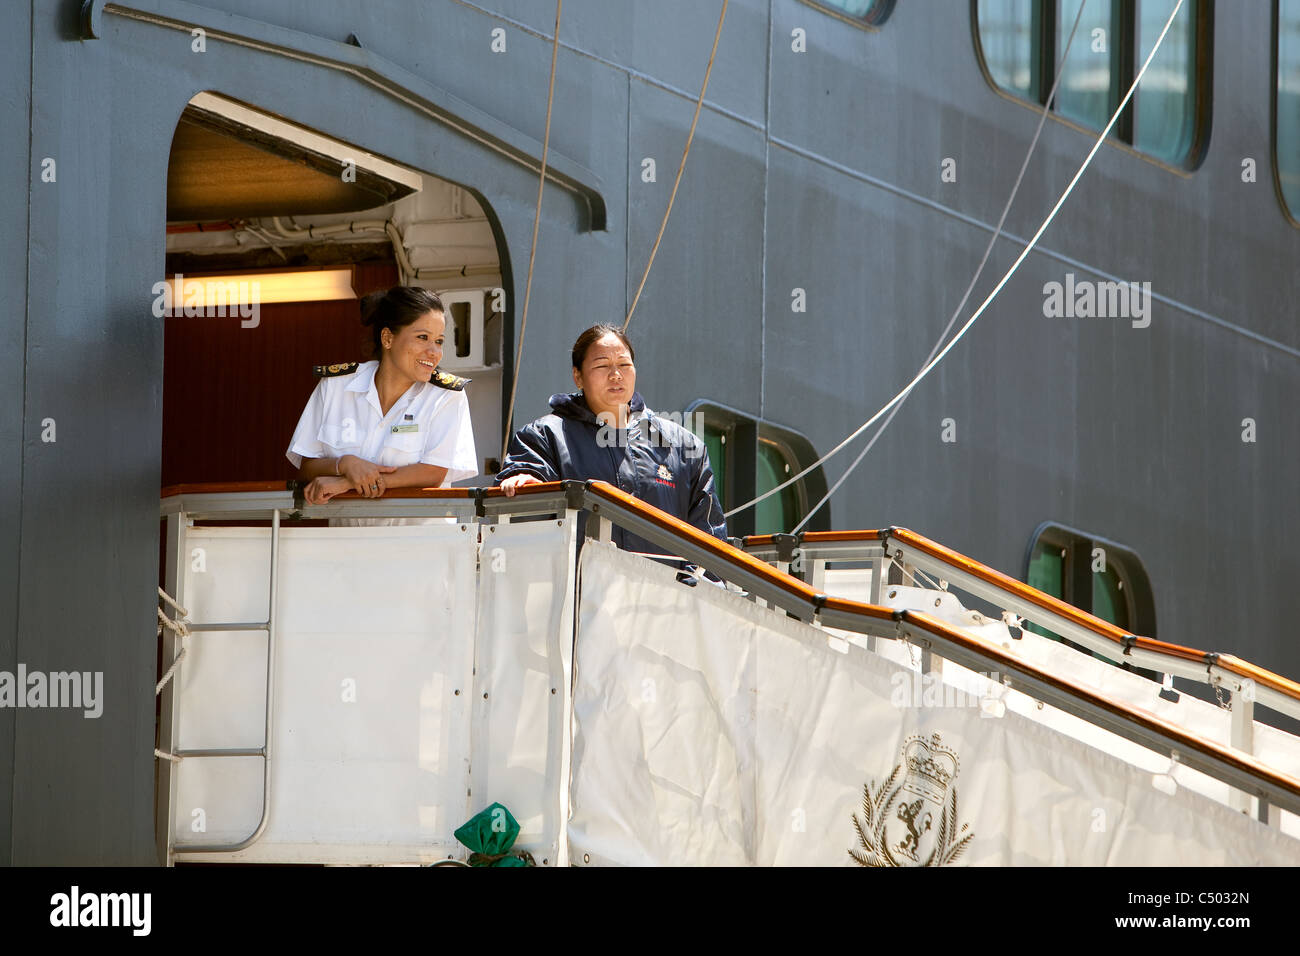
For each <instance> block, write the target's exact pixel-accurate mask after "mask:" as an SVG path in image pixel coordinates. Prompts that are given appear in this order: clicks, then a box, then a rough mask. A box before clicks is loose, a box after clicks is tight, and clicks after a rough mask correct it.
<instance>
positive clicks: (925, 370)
mask: <svg viewBox="0 0 1300 956" xmlns="http://www.w3.org/2000/svg"><path fill="white" fill-rule="evenodd" d="M1183 3H1184V0H1178V2H1177V4H1176V5H1175V6H1174V12H1173V13H1171V14H1170V15H1169V19H1168V20H1166V21H1165V27H1164V29H1163V30H1161V31H1160V36H1159V37H1157V38H1156V43H1155V46H1154V47H1152V48H1151V53H1150V54H1149V55H1148V56H1147V58H1146V61H1145V62H1144V63H1143V64H1142V69H1140V70H1138V73H1137V76H1136V77H1134V79H1133V84H1132V85H1131V86H1130V87H1129V88H1128V92H1127V93H1125V94H1124V98H1123V99H1122V100H1121V101H1120V104H1119V106H1118V108H1117V109H1116V110H1115V113H1114V115H1113V116H1111V118H1110V122H1109V123H1107V124H1106V128H1105V129H1103V130H1102V131H1101V135H1100V136H1098V137H1097V141H1096V142H1095V143H1093V144H1092V149H1090V150H1089V151H1088V155H1087V156H1086V157H1084V160H1083V163H1082V164H1081V165H1080V166H1079V169H1078V171H1077V172H1076V173H1075V174H1074V177H1073V178H1072V179H1071V180H1070V183H1069V185H1068V186H1066V187H1065V192H1063V193H1062V194H1061V198H1060V199H1058V200H1057V201H1056V205H1055V206H1053V207H1052V211H1051V212H1049V213H1048V214H1047V218H1046V219H1044V220H1043V224H1042V225H1041V226H1039V227H1038V230H1037V231H1036V232H1035V233H1034V234H1033V236H1031V237H1030V239H1029V242H1028V243H1027V244H1026V245H1025V248H1024V249H1023V250H1022V251H1021V253H1020V255H1018V256H1017V257H1016V261H1015V262H1013V263H1012V264H1011V268H1010V269H1008V270H1007V272H1006V274H1005V275H1003V277H1002V278H1001V279H1000V280H999V281H998V284H997V285H996V286H994V287H993V291H992V292H990V293H989V294H988V297H987V298H985V299H984V301H983V302H982V303H981V304H980V307H979V308H978V309H976V310H975V312H974V314H973V315H972V316H971V317H970V318H969V319H967V320H966V324H965V325H963V326H962V327H961V328H960V329H959V330H958V331H957V334H956V335H954V336H953V338H952V341H950V342H949V343H948V344H947V345H946V346H944V348H943V350H942V351H941V352H940V353H939V354H938V355H937V356H935V357H934V358H933V359H931V360H930V361H929V362H927V363H926V364H925V366H923V367H922V368H921V370H920V371H919V372H917V373H916V375H915V377H913V379H912V380H911V381H910V382H908V384H907V385H906V386H904V387H903V390H902V391H900V392H899V393H898V394H897V395H895V396H894V397H893V398H891V399H890V400H889V401H888V402H886V403H885V404H884V405H883V406H881V408H880V410H879V411H877V412H876V414H874V415H872V416H871V417H870V418H868V419H867V420H866V421H865V422H863V423H862V424H861V425H859V426H858V427H857V428H856V429H855V430H854V431H853V432H852V433H851V434H850V435H849V436H848V437H847V438H845V439H844V440H843V441H842V442H840V443H839V444H838V445H836V446H835V447H834V448H832V449H831V450H830V451H829V452H827V453H826V454H825V455H823V456H822V457H821V458H820V459H818V460H817V461H815V462H813V463H812V464H811V465H809V466H808V467H807V468H805V469H804V470H803V471H801V472H799V473H798V474H797V475H794V476H793V477H791V478H788V479H786V480H785V481H783V482H782V483H781V484H779V485H777V486H776V487H775V488H772V489H771V490H770V491H765V492H764V493H763V494H761V495H759V496H758V497H757V498H755V499H753V500H752V501H747V502H745V504H743V505H740V506H739V507H736V508H733V509H732V510H731V511H728V512H727V513H726V517H731V515H734V514H736V513H738V512H741V511H744V510H745V509H746V508H750V507H752V506H753V505H756V504H758V502H760V501H762V500H764V499H765V498H768V497H770V496H772V495H774V494H776V493H777V492H778V491H781V490H782V489H784V488H788V487H789V486H790V485H792V484H794V483H795V482H796V481H798V480H799V479H800V478H802V477H803V476H804V475H806V474H808V473H809V472H810V471H812V470H813V469H815V468H817V467H818V466H819V465H821V464H822V463H823V462H825V461H827V460H828V459H829V458H831V457H832V456H833V455H835V454H837V453H838V452H840V451H842V450H843V449H844V447H845V446H846V445H848V444H849V442H851V441H853V439H855V438H857V437H858V436H859V435H861V434H862V433H863V432H864V431H866V430H867V429H868V428H870V427H871V426H872V425H874V424H875V423H876V421H877V420H879V418H880V417H881V416H882V415H884V414H885V412H887V411H888V410H889V409H891V408H893V407H894V406H895V405H897V404H898V402H899V401H900V400H901V399H902V398H903V397H904V396H906V394H907V393H908V392H910V391H911V390H912V389H913V388H915V387H916V385H917V383H918V382H920V381H921V380H922V379H923V378H925V377H926V376H927V375H929V374H930V372H931V371H933V370H934V368H935V366H937V365H938V364H939V363H940V362H942V361H943V360H944V358H945V357H947V355H948V353H949V352H950V351H952V349H953V347H954V346H955V345H956V344H957V343H958V342H959V341H961V339H962V336H964V335H965V334H966V333H967V332H968V331H969V330H970V328H971V326H972V325H974V324H975V322H976V321H977V320H978V319H979V317H980V316H981V315H983V314H984V311H985V310H986V309H987V308H988V307H989V305H990V304H991V303H992V302H993V300H994V299H995V298H997V296H998V293H999V292H1001V291H1002V288H1003V287H1004V286H1005V285H1006V284H1007V283H1008V282H1010V281H1011V277H1012V276H1013V275H1015V274H1016V271H1017V270H1018V269H1019V268H1020V264H1021V263H1022V262H1024V261H1025V259H1027V258H1029V254H1030V253H1031V252H1033V251H1034V248H1035V247H1036V246H1037V245H1038V240H1039V239H1041V238H1042V237H1043V233H1045V232H1047V229H1048V227H1049V226H1051V224H1052V222H1053V220H1055V219H1056V214H1057V213H1058V212H1060V211H1061V207H1062V206H1064V205H1065V201H1066V200H1067V199H1069V198H1070V194H1071V193H1073V192H1074V187H1075V186H1076V185H1078V183H1079V180H1080V179H1082V178H1083V174H1084V173H1085V172H1086V171H1087V169H1088V166H1089V165H1091V164H1092V158H1093V157H1094V156H1096V155H1097V151H1098V150H1100V149H1101V147H1102V144H1103V143H1105V142H1106V137H1107V136H1109V135H1110V131H1111V129H1112V128H1113V127H1114V126H1115V124H1116V123H1117V122H1119V117H1120V114H1121V113H1123V112H1124V108H1125V107H1126V106H1127V105H1128V101H1129V100H1130V99H1131V98H1132V96H1133V92H1134V91H1135V90H1136V89H1137V86H1138V83H1140V82H1141V81H1142V77H1143V76H1144V75H1145V74H1146V71H1147V67H1149V66H1150V65H1151V61H1152V59H1153V58H1154V57H1155V55H1156V53H1158V52H1159V50H1160V45H1161V44H1162V43H1163V42H1164V39H1165V36H1166V34H1168V32H1169V28H1170V27H1171V26H1173V22H1174V17H1176V16H1178V11H1179V10H1181V9H1182V7H1183Z"/></svg>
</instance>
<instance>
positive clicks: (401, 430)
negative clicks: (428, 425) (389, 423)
mask: <svg viewBox="0 0 1300 956" xmlns="http://www.w3.org/2000/svg"><path fill="white" fill-rule="evenodd" d="M419 430H420V426H419V425H418V424H417V423H415V422H410V423H408V424H404V425H394V426H393V428H392V433H393V434H394V435H409V434H411V433H412V432H418V431H419Z"/></svg>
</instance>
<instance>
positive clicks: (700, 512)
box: [497, 325, 727, 554]
mask: <svg viewBox="0 0 1300 956" xmlns="http://www.w3.org/2000/svg"><path fill="white" fill-rule="evenodd" d="M572 358H573V383H574V385H576V386H577V387H578V391H577V392H575V393H573V394H571V395H570V394H564V393H561V394H558V395H552V396H551V414H550V415H545V416H543V417H542V418H539V419H537V420H536V421H535V422H531V423H529V424H527V425H525V426H524V427H523V428H521V429H519V430H518V431H517V432H515V434H514V436H513V437H512V438H511V439H510V447H509V454H508V455H507V457H506V461H505V464H504V466H503V467H502V468H501V471H500V472H498V473H497V483H498V484H500V485H501V487H502V488H503V489H505V492H506V494H507V495H513V494H514V493H515V489H516V488H518V487H520V486H521V485H531V484H537V483H538V482H542V481H560V480H563V479H567V478H574V479H579V480H583V481H585V480H588V479H599V480H600V481H607V482H609V483H610V484H611V485H613V486H614V487H616V488H620V489H622V490H623V491H625V492H627V493H629V494H631V495H635V496H636V497H637V498H639V499H641V500H642V501H644V502H646V503H647V504H651V505H654V506H655V507H656V508H659V509H661V510H662V511H666V512H668V513H669V514H671V515H673V516H674V517H677V518H680V519H682V520H683V521H685V522H687V523H688V524H692V525H694V526H695V527H697V528H699V529H700V530H701V531H703V532H705V533H706V534H711V535H715V536H717V537H719V538H722V539H724V540H725V539H726V537H727V523H726V518H725V517H724V516H723V513H722V504H721V503H720V502H719V501H718V496H717V494H716V493H715V492H714V489H713V469H712V468H711V467H710V466H709V453H708V450H707V449H706V448H705V445H704V441H703V439H701V438H699V437H698V436H696V435H695V434H693V433H692V432H690V431H689V430H687V429H685V428H683V427H682V426H680V425H678V424H676V423H675V422H672V421H669V420H667V419H665V418H663V417H661V416H659V415H656V414H655V413H654V412H653V411H651V410H650V409H649V408H647V407H646V405H645V402H644V401H643V400H642V399H641V396H640V395H639V394H638V393H637V391H636V366H635V365H634V364H633V360H634V358H635V353H634V352H633V350H632V343H631V342H630V341H628V338H627V336H626V335H624V334H623V332H621V331H620V330H619V329H617V328H615V327H613V326H611V325H596V326H592V327H591V328H589V329H587V331H585V332H583V333H582V334H581V335H580V336H578V341H576V342H575V343H574V344H573V355H572ZM612 539H613V541H614V543H615V544H617V545H618V546H619V547H621V548H625V549H626V550H629V551H644V552H649V553H653V554H663V553H664V550H663V549H662V548H660V547H657V546H655V545H653V544H651V543H650V542H648V541H646V540H644V539H642V538H639V537H637V536H636V535H633V534H629V533H627V532H625V531H624V530H623V529H622V528H617V527H616V528H614V529H613V535H612Z"/></svg>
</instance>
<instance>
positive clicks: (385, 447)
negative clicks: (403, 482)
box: [285, 362, 478, 487]
mask: <svg viewBox="0 0 1300 956" xmlns="http://www.w3.org/2000/svg"><path fill="white" fill-rule="evenodd" d="M378 368H379V363H378V362H363V363H362V364H361V366H360V368H358V369H357V370H356V371H355V372H353V373H352V374H350V375H335V376H330V377H328V378H322V379H321V380H320V381H319V382H318V383H317V384H316V391H314V392H312V395H311V398H310V399H309V400H308V401H307V407H306V408H305V409H303V413H302V418H300V419H299V420H298V427H297V428H296V429H294V433H293V440H292V441H290V442H289V448H288V450H287V451H286V452H285V457H287V458H288V459H289V461H291V462H292V463H293V466H294V467H295V468H300V467H302V460H303V459H304V458H339V457H341V456H343V455H356V456H357V457H358V458H364V459H365V460H366V461H373V462H374V463H375V464H377V465H393V466H395V467H400V466H402V465H415V464H423V465H436V466H438V467H439V468H446V469H447V477H446V478H445V479H444V480H443V483H442V487H446V486H447V485H449V484H451V483H452V482H453V481H460V480H461V479H462V478H473V477H474V476H475V475H477V474H478V457H477V453H476V452H475V450H474V430H473V428H472V427H471V424H470V417H469V401H468V399H466V397H465V393H464V392H463V391H462V392H457V391H453V390H452V389H448V388H441V387H439V386H437V385H434V384H433V383H432V382H416V383H415V384H414V385H412V386H411V387H410V388H409V389H407V390H406V393H405V394H404V395H403V396H402V397H401V398H399V399H398V400H397V401H396V402H394V403H393V407H392V408H390V409H389V410H388V414H387V415H385V414H384V413H383V410H382V409H381V408H380V407H379V393H378V392H377V391H376V389H375V372H376V370H378Z"/></svg>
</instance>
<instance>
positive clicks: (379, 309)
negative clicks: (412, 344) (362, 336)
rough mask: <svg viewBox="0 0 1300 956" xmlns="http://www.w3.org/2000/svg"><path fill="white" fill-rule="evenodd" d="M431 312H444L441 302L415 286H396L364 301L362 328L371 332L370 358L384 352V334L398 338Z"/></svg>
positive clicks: (362, 305)
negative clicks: (408, 327) (413, 323)
mask: <svg viewBox="0 0 1300 956" xmlns="http://www.w3.org/2000/svg"><path fill="white" fill-rule="evenodd" d="M429 312H443V313H444V314H445V310H444V309H443V307H442V300H441V299H440V298H438V296H437V295H436V294H434V293H433V292H430V291H429V290H428V289H421V288H419V287H417V286H413V285H395V286H393V287H392V288H391V289H387V290H385V291H383V292H372V293H370V294H369V295H367V296H365V297H363V298H362V299H361V324H362V325H364V326H366V327H367V328H368V329H370V337H369V339H368V340H367V342H366V346H367V351H368V352H369V356H368V357H369V358H378V357H379V356H380V355H382V354H383V352H384V341H383V331H384V329H391V330H392V332H393V333H394V334H396V333H397V332H398V331H400V330H401V329H404V328H406V327H407V326H408V325H410V324H411V323H412V322H414V321H415V320H416V319H418V318H420V317H421V316H423V315H427V314H428V313H429Z"/></svg>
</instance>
